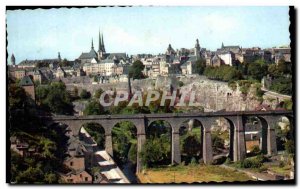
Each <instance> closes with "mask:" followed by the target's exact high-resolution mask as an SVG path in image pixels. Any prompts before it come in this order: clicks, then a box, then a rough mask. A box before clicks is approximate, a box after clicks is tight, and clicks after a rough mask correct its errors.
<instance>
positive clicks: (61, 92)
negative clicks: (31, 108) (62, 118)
mask: <svg viewBox="0 0 300 189" xmlns="http://www.w3.org/2000/svg"><path fill="white" fill-rule="evenodd" d="M36 100H37V103H38V104H40V106H41V107H42V108H43V109H44V110H46V111H51V112H53V113H56V114H72V113H73V105H72V99H71V96H70V94H69V93H68V92H67V90H66V86H65V84H64V83H63V82H52V83H51V84H50V85H39V86H38V87H37V88H36Z"/></svg>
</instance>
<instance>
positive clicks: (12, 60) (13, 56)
mask: <svg viewBox="0 0 300 189" xmlns="http://www.w3.org/2000/svg"><path fill="white" fill-rule="evenodd" d="M10 62H11V64H12V65H13V66H15V65H16V58H15V55H14V54H12V55H11V57H10Z"/></svg>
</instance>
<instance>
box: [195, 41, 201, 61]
mask: <svg viewBox="0 0 300 189" xmlns="http://www.w3.org/2000/svg"><path fill="white" fill-rule="evenodd" d="M200 50H201V48H200V44H199V40H198V39H196V44H195V49H194V55H195V56H197V57H198V58H199V57H200Z"/></svg>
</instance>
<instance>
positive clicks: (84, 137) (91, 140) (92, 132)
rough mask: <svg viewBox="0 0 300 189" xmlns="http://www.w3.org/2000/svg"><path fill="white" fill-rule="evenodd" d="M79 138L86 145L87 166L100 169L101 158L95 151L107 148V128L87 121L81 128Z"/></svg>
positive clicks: (91, 170)
mask: <svg viewBox="0 0 300 189" xmlns="http://www.w3.org/2000/svg"><path fill="white" fill-rule="evenodd" d="M78 137H79V140H80V142H81V143H82V145H83V146H84V147H85V149H86V152H85V168H86V169H87V170H90V172H94V171H93V170H98V169H100V167H99V163H98V162H100V161H101V160H100V159H101V158H100V157H99V156H98V155H95V152H96V153H98V152H100V151H104V149H105V130H104V128H103V127H102V125H100V124H99V123H95V122H90V123H85V124H83V125H82V127H81V128H80V130H79V134H78ZM93 176H94V175H93Z"/></svg>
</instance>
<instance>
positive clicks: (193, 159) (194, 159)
mask: <svg viewBox="0 0 300 189" xmlns="http://www.w3.org/2000/svg"><path fill="white" fill-rule="evenodd" d="M190 165H197V160H196V158H195V157H192V159H191V163H190Z"/></svg>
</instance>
